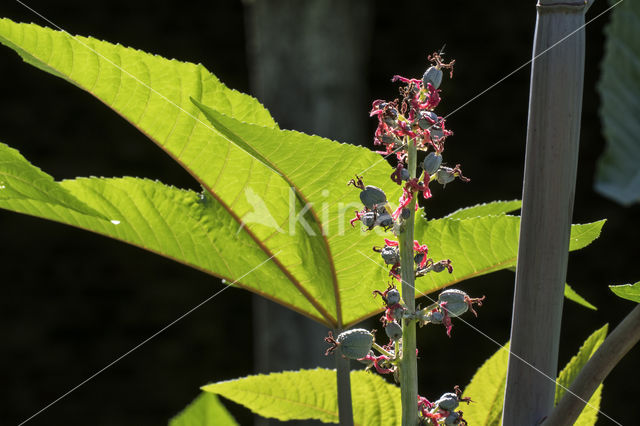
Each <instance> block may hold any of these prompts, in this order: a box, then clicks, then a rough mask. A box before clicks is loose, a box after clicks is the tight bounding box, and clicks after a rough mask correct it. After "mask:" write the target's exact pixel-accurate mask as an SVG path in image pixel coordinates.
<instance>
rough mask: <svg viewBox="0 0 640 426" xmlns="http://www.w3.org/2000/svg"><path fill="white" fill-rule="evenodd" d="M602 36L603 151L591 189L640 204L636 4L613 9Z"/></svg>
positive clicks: (639, 10) (639, 24)
mask: <svg viewBox="0 0 640 426" xmlns="http://www.w3.org/2000/svg"><path fill="white" fill-rule="evenodd" d="M610 3H613V1H610ZM606 34H607V43H606V52H605V56H604V58H603V60H602V66H601V69H602V75H601V77H600V82H599V84H598V91H599V92H600V97H601V98H602V107H601V108H600V119H601V120H602V127H603V133H604V136H605V138H606V140H607V147H606V149H605V152H604V153H603V154H602V156H601V157H600V160H599V162H598V170H597V173H596V180H595V188H596V190H597V191H598V192H600V193H601V194H603V195H605V196H607V197H609V198H611V199H613V200H615V201H617V202H618V203H621V204H623V205H630V204H633V203H637V202H638V201H640V168H638V164H640V2H638V1H625V2H622V3H621V4H620V5H617V7H616V8H614V9H613V11H612V12H611V21H610V23H609V25H608V26H607V29H606Z"/></svg>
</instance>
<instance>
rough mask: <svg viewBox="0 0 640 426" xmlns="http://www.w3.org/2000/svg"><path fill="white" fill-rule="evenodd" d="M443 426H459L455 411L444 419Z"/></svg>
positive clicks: (458, 415)
mask: <svg viewBox="0 0 640 426" xmlns="http://www.w3.org/2000/svg"><path fill="white" fill-rule="evenodd" d="M444 424H445V425H459V424H460V414H458V412H457V411H452V412H451V413H450V414H449V415H448V416H447V418H446V419H444Z"/></svg>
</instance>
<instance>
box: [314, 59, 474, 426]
mask: <svg viewBox="0 0 640 426" xmlns="http://www.w3.org/2000/svg"><path fill="white" fill-rule="evenodd" d="M429 60H430V61H431V62H432V63H433V66H430V67H429V68H428V69H427V71H425V73H424V75H423V76H422V79H408V78H404V77H401V76H394V77H393V80H392V81H400V82H402V83H404V84H405V85H404V86H403V87H402V88H401V89H400V95H401V99H396V100H394V101H390V102H387V101H382V100H377V101H375V102H373V107H372V110H371V116H376V117H377V119H378V127H377V129H376V132H375V137H374V144H375V145H382V146H384V150H383V151H378V152H379V153H380V154H383V155H385V156H390V155H392V154H395V157H396V160H397V166H396V168H395V170H394V172H393V173H392V174H391V176H390V178H391V180H392V181H393V182H395V183H396V184H398V185H400V186H401V187H402V195H401V197H400V199H399V204H398V206H397V208H395V209H392V207H391V206H390V205H389V202H388V198H387V195H386V194H385V193H384V191H383V190H382V189H380V188H378V187H376V186H372V185H365V183H364V181H363V178H362V177H361V176H357V175H356V176H355V178H354V179H351V180H350V181H349V182H348V185H352V186H354V187H356V188H357V189H359V190H360V201H362V204H363V208H362V210H360V211H356V212H355V217H354V218H353V219H352V220H351V225H352V226H355V223H356V222H358V221H359V222H361V223H362V225H363V226H364V229H366V230H368V231H371V230H373V229H374V228H376V227H380V228H382V229H384V231H391V232H393V234H395V235H396V236H397V235H399V234H400V232H401V230H402V229H403V227H404V221H406V220H408V219H409V218H410V217H411V212H410V210H409V208H408V206H409V205H410V203H411V201H412V200H413V199H414V197H415V196H416V195H417V194H422V196H423V198H424V199H425V200H427V199H429V198H431V196H432V194H431V190H430V188H429V184H430V183H431V182H433V181H437V182H438V183H439V184H441V185H443V187H444V186H446V185H447V184H448V183H451V182H452V181H454V180H455V179H456V178H458V179H459V180H461V181H463V182H468V181H469V179H468V178H466V177H465V176H463V174H462V170H461V169H460V165H459V164H456V165H455V166H454V167H448V166H447V165H446V163H444V161H443V156H442V153H443V151H444V145H445V141H446V139H447V138H448V137H449V136H451V135H452V134H453V133H452V132H451V131H450V130H448V129H446V128H445V119H444V118H443V117H440V116H438V115H437V114H436V113H435V112H433V109H434V108H435V107H436V106H437V105H438V103H439V102H440V100H441V98H440V90H439V86H440V83H441V82H442V77H443V71H442V70H443V69H448V70H449V71H450V76H451V75H452V73H453V63H454V62H455V61H452V62H450V63H445V62H443V60H442V56H441V54H438V53H434V54H433V55H431V56H429ZM409 144H413V145H415V147H416V148H417V150H419V151H423V152H426V155H425V157H424V159H423V161H422V162H421V166H422V167H421V169H422V170H420V171H419V173H417V176H416V177H414V178H411V175H410V173H409V171H408V170H407V168H406V162H407V155H408V154H407V152H408V147H409ZM415 208H416V210H417V209H418V203H417V202H416V203H415ZM384 243H385V244H384V246H381V247H373V250H374V251H375V252H377V253H379V254H380V256H381V257H382V260H383V261H384V263H385V264H386V265H387V266H389V275H390V277H391V279H392V280H394V279H395V280H398V282H401V281H402V279H401V262H400V250H399V243H398V242H397V241H395V240H392V239H389V238H385V239H384ZM413 251H414V272H415V276H416V278H417V277H422V276H425V275H427V274H428V273H429V272H436V273H438V272H443V271H445V270H446V271H448V272H449V273H452V272H453V266H452V262H451V260H450V259H443V260H439V261H434V259H432V258H430V257H429V255H428V253H429V249H428V247H427V245H426V244H421V243H419V242H418V241H414V244H413ZM373 295H374V297H375V296H378V295H379V296H380V297H381V299H382V301H383V303H384V314H383V315H382V317H381V318H380V321H381V323H382V325H383V327H384V330H385V334H386V336H387V338H388V339H389V340H388V343H387V344H386V345H383V346H380V345H378V344H376V342H375V334H374V333H375V330H373V331H369V330H365V329H362V328H357V329H351V330H347V331H344V332H342V333H340V334H339V335H338V336H337V337H335V338H334V336H333V334H332V333H331V332H329V336H328V337H326V338H325V341H326V342H327V343H329V344H331V346H330V347H329V348H328V349H327V351H326V354H327V355H329V354H330V353H333V352H335V353H336V354H338V355H340V356H343V357H345V358H349V359H354V360H358V361H360V362H362V363H364V364H365V365H366V366H367V367H366V368H367V369H375V370H376V371H377V372H378V373H379V374H393V375H394V377H395V379H396V381H398V373H399V371H398V369H399V365H400V361H401V360H402V325H401V324H402V323H403V321H405V324H412V322H417V323H418V324H420V325H421V326H423V325H425V324H441V325H443V326H444V327H445V329H446V332H447V335H449V336H451V329H452V323H451V318H455V317H457V316H460V315H462V314H463V313H465V312H467V311H471V312H472V313H473V314H475V315H477V314H476V311H475V310H474V309H473V306H474V305H478V306H481V305H482V301H483V300H484V297H482V298H477V299H473V298H470V297H469V296H468V295H467V294H466V293H464V292H462V291H460V290H455V289H448V290H444V291H442V292H441V293H440V294H439V296H438V300H437V301H435V303H433V304H432V305H430V306H428V307H427V308H425V309H419V308H418V310H416V311H414V312H410V311H409V309H407V307H406V305H405V304H404V302H403V301H402V298H401V294H400V292H399V291H398V289H397V288H396V286H395V285H394V284H388V286H387V288H386V289H385V290H384V291H380V290H375V291H374V292H373ZM416 352H417V350H416ZM455 389H456V392H455V393H446V394H444V395H442V396H441V397H440V398H439V399H438V400H437V401H436V402H434V403H431V402H429V401H428V400H427V399H426V398H423V397H420V396H419V397H418V403H417V410H418V413H419V417H420V419H421V421H422V423H421V424H433V425H438V424H447V425H448V424H452V425H453V424H466V422H465V421H464V419H463V418H462V412H461V411H455V408H456V407H457V406H458V404H459V402H460V401H464V402H467V403H468V402H470V399H469V398H461V396H460V395H461V392H460V391H459V389H458V387H457V386H456V388H455Z"/></svg>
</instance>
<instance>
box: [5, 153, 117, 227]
mask: <svg viewBox="0 0 640 426" xmlns="http://www.w3.org/2000/svg"><path fill="white" fill-rule="evenodd" d="M0 158H1V159H2V161H0V202H3V201H5V200H21V201H23V202H28V201H40V202H43V203H48V204H58V205H60V206H63V207H65V208H67V209H69V210H73V211H75V212H76V213H81V214H85V215H89V216H99V217H101V218H102V219H106V217H104V216H101V215H100V213H98V212H97V211H95V210H94V209H92V208H91V207H89V206H88V205H87V204H86V203H84V202H82V201H80V200H79V199H78V198H76V197H74V196H73V195H72V194H71V193H70V192H69V191H67V190H66V189H65V188H64V187H62V186H60V185H58V184H57V183H56V182H54V180H53V178H52V177H51V176H49V175H48V174H46V173H44V172H42V171H41V170H40V169H38V168H37V167H34V166H32V165H31V164H29V162H28V161H27V160H26V159H25V158H24V157H23V156H22V155H20V153H19V152H18V151H16V150H15V149H13V148H11V147H9V146H7V145H5V144H2V143H0Z"/></svg>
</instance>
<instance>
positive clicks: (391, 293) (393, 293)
mask: <svg viewBox="0 0 640 426" xmlns="http://www.w3.org/2000/svg"><path fill="white" fill-rule="evenodd" d="M385 297H386V299H387V300H386V303H387V306H391V305H395V304H396V303H399V302H400V292H399V291H398V289H397V288H391V289H389V290H388V291H387V295H386V296H385Z"/></svg>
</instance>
